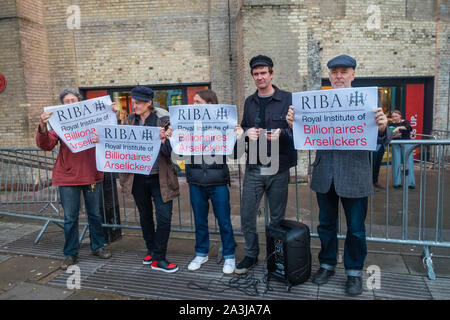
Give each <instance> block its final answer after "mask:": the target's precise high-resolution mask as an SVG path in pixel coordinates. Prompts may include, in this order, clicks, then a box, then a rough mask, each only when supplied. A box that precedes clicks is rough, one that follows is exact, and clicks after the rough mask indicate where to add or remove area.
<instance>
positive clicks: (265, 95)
mask: <svg viewBox="0 0 450 320" xmlns="http://www.w3.org/2000/svg"><path fill="white" fill-rule="evenodd" d="M250 69H251V74H252V77H253V81H254V82H255V85H256V87H257V91H256V92H255V93H254V94H252V95H251V96H249V97H248V98H247V99H246V100H245V105H244V114H243V118H242V122H241V126H242V128H243V129H244V131H245V133H246V134H245V136H246V139H247V141H248V152H247V165H246V170H245V177H244V185H243V194H242V204H241V227H242V232H243V233H244V238H245V258H244V259H243V260H242V261H241V262H240V263H239V264H238V265H237V267H236V270H235V272H236V273H238V274H243V273H246V272H247V271H248V270H249V269H250V268H251V267H253V266H254V265H256V263H257V262H258V254H259V246H258V233H257V230H256V215H257V212H258V207H259V203H260V201H261V198H262V196H263V194H264V193H265V194H266V196H267V198H268V202H269V207H270V224H271V225H275V224H277V223H279V222H280V221H281V220H282V219H284V216H285V211H286V204H287V198H288V184H289V177H290V175H289V168H291V167H293V166H295V165H296V164H297V152H296V150H295V149H294V145H293V140H292V136H291V135H290V134H289V126H288V124H287V123H286V121H285V119H286V114H287V112H288V110H289V106H290V105H291V104H292V94H291V93H290V92H286V91H283V90H280V89H278V88H277V87H276V86H274V85H273V84H272V79H273V75H274V72H273V62H272V59H271V58H269V57H267V56H262V55H258V56H256V57H253V58H252V59H251V60H250ZM265 145H267V149H266V148H265ZM266 150H267V151H266Z"/></svg>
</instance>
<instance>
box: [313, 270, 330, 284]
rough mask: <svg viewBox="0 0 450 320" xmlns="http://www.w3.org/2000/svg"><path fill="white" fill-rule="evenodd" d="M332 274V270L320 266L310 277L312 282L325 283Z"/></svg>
mask: <svg viewBox="0 0 450 320" xmlns="http://www.w3.org/2000/svg"><path fill="white" fill-rule="evenodd" d="M332 275H334V270H327V269H324V268H322V267H320V268H319V270H317V272H316V274H315V275H314V276H313V278H312V280H311V281H312V282H314V283H315V284H325V283H327V282H328V280H329V279H330V277H331V276H332Z"/></svg>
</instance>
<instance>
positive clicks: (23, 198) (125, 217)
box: [0, 139, 450, 279]
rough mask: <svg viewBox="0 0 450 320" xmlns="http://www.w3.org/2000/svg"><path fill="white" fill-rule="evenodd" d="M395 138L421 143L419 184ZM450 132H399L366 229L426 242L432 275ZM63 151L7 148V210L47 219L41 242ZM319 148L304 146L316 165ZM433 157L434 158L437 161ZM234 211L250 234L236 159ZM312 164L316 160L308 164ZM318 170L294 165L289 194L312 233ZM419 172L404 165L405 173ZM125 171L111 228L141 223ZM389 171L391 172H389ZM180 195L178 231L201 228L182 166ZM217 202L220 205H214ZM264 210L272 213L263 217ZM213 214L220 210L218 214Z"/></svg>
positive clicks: (449, 236)
mask: <svg viewBox="0 0 450 320" xmlns="http://www.w3.org/2000/svg"><path fill="white" fill-rule="evenodd" d="M393 145H411V146H413V148H411V149H410V150H408V151H407V153H406V154H404V157H405V159H407V157H408V155H409V153H411V152H413V150H414V149H415V150H417V153H418V154H419V156H418V159H416V161H415V165H414V174H415V177H416V189H414V190H410V189H408V186H407V184H405V183H403V185H402V189H394V188H393V187H392V182H391V172H392V167H391V159H390V158H389V155H390V148H391V147H392V146H393ZM449 145H450V140H438V139H430V140H399V141H392V143H391V144H390V145H388V146H387V148H386V152H387V154H388V158H387V163H386V164H385V165H383V166H382V167H381V170H380V178H379V181H385V190H381V191H380V190H378V191H377V192H375V193H374V195H373V196H371V197H370V198H369V209H368V214H367V219H366V237H367V240H368V241H373V242H380V243H390V244H402V245H412V246H423V249H424V253H423V261H424V265H425V266H426V268H427V270H428V277H429V278H430V279H434V278H435V274H434V270H433V265H432V259H431V253H430V249H429V248H430V247H445V248H449V247H450V219H449V218H448V217H446V215H445V214H444V213H446V212H448V211H449V210H448V208H449V207H450V197H448V191H447V193H446V183H450V179H449V177H448V174H447V175H446V170H448V168H449V165H450V161H449V154H448V149H449ZM56 154H57V152H55V151H53V152H46V151H42V150H39V149H34V148H23V149H18V148H9V149H8V148H0V172H1V176H0V177H1V181H0V214H2V215H8V216H16V217H24V218H30V219H38V220H43V221H45V224H44V226H43V228H42V230H41V232H40V233H39V235H38V236H37V238H36V239H35V243H37V242H38V241H39V240H40V238H41V237H42V235H43V233H44V231H45V230H46V228H47V226H48V225H49V223H51V222H53V223H55V224H57V225H58V226H60V227H61V224H62V223H63V222H64V214H63V210H62V208H61V205H60V202H59V194H58V190H57V187H55V186H53V185H52V183H51V174H52V168H53V164H54V161H55V159H56ZM313 154H314V152H303V157H305V158H307V160H306V163H309V165H310V164H311V163H312V161H313V159H312V158H313ZM430 162H433V163H434V165H433V166H429V165H427V164H429V163H430ZM230 168H231V186H230V194H231V211H232V212H231V215H232V224H233V228H234V231H235V232H234V233H235V234H236V235H242V232H241V230H240V211H239V210H240V201H241V195H242V183H243V174H242V173H243V170H242V169H243V166H242V165H237V164H234V165H231V166H230ZM308 169H310V166H309V167H308ZM310 174H311V171H310V170H308V174H306V175H305V176H304V177H299V176H298V174H297V168H295V169H292V171H291V175H292V177H291V181H292V180H293V181H292V182H291V183H290V184H289V200H288V205H287V210H286V218H287V219H292V220H297V221H301V222H303V223H305V224H307V225H309V227H310V230H311V236H312V237H318V234H317V232H316V228H317V226H318V217H319V209H318V205H317V201H316V199H315V194H314V192H312V191H311V190H310V188H309V184H308V181H309V180H310ZM409 174H412V172H409V171H408V170H403V171H402V175H403V181H406V179H407V178H408V175H409ZM117 179H118V177H117V175H114V174H105V181H104V192H103V195H102V199H101V207H102V214H103V218H104V224H103V226H104V227H105V228H110V229H111V230H118V231H119V232H120V229H121V228H129V229H140V223H139V213H138V210H137V208H136V206H135V203H134V200H133V197H132V196H131V195H129V196H127V195H125V194H123V193H122V192H121V188H120V184H119V183H118V181H117ZM383 179H384V180H383ZM179 182H180V191H181V195H180V197H178V198H176V199H175V200H174V202H173V217H172V230H173V231H177V232H195V226H194V218H193V213H192V209H191V206H190V200H189V188H188V185H187V183H186V179H185V177H184V176H183V174H182V173H180V174H179ZM211 210H212V209H211ZM268 211H269V209H268V205H267V201H262V203H261V208H260V212H262V214H261V218H258V230H259V231H261V232H264V230H265V229H264V225H265V224H266V223H267V219H268V218H267V217H268ZM262 216H264V217H262ZM210 217H213V216H212V215H210ZM209 223H210V232H211V233H218V227H217V222H216V221H215V219H213V218H210V222H209ZM80 225H81V226H82V227H83V231H82V232H81V236H80V240H82V239H83V237H84V235H85V233H86V231H87V228H88V224H87V217H86V214H85V213H84V209H82V212H81V213H80ZM338 231H339V234H338V238H339V239H344V238H345V236H346V225H345V218H343V212H342V208H341V210H340V214H339V221H338Z"/></svg>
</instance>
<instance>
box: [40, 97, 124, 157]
mask: <svg viewBox="0 0 450 320" xmlns="http://www.w3.org/2000/svg"><path fill="white" fill-rule="evenodd" d="M44 111H45V112H53V114H52V115H51V117H50V118H49V123H50V125H51V126H52V128H53V130H55V132H56V134H57V135H58V137H59V138H60V139H61V140H62V141H63V142H64V143H65V144H66V145H67V147H69V149H70V151H72V152H74V153H76V152H80V151H84V150H87V149H90V148H93V147H95V144H94V143H93V142H92V138H93V137H94V133H95V128H94V127H95V125H97V124H100V123H104V124H117V118H116V115H115V113H114V112H113V111H112V102H111V98H110V97H109V96H104V97H100V98H95V99H90V100H85V101H80V102H76V103H71V104H65V105H61V106H53V107H45V108H44Z"/></svg>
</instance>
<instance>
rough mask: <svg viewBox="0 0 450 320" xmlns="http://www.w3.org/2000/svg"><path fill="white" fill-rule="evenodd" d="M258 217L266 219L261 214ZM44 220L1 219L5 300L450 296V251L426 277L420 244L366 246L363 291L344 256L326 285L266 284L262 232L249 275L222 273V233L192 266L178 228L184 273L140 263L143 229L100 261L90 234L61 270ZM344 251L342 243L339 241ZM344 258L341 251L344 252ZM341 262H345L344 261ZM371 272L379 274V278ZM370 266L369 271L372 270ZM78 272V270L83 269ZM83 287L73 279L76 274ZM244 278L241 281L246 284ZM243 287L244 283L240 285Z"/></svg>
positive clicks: (189, 245)
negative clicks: (355, 291) (351, 292)
mask: <svg viewBox="0 0 450 320" xmlns="http://www.w3.org/2000/svg"><path fill="white" fill-rule="evenodd" d="M259 219H260V218H259ZM42 225H43V223H42V221H41V222H39V221H35V220H30V219H23V218H17V217H9V216H0V300H180V299H181V300H185V299H189V300H199V301H200V300H216V299H218V300H241V299H244V300H253V299H255V300H266V301H269V300H405V299H407V300H449V299H450V249H448V248H431V252H432V253H433V264H434V271H435V273H436V277H437V278H436V280H429V279H428V278H427V271H426V269H425V268H424V265H423V263H422V258H421V255H422V250H423V249H422V248H421V247H419V246H408V245H394V244H387V243H373V242H369V243H368V251H369V253H368V256H367V260H366V264H365V268H366V269H365V273H364V277H363V284H364V292H363V294H362V295H361V296H357V297H349V296H346V295H345V293H344V284H345V279H346V278H345V274H344V268H343V264H342V261H340V263H339V264H338V266H337V269H336V275H335V276H334V277H333V278H332V279H331V280H330V282H329V283H327V284H325V285H321V286H318V285H316V284H314V283H312V282H311V280H308V281H307V282H305V283H303V284H300V285H297V286H294V287H292V288H291V290H290V291H288V287H287V286H286V284H285V283H282V282H280V281H278V280H275V279H272V280H271V281H270V282H269V283H268V284H267V283H266V281H265V279H266V278H265V275H266V269H265V263H264V259H265V255H266V252H265V243H264V241H265V239H264V237H263V235H260V238H259V239H260V248H261V253H260V256H259V261H260V262H259V264H258V265H257V266H256V267H255V268H254V269H252V272H250V273H249V278H247V279H240V278H238V277H237V276H236V275H231V276H230V275H224V274H223V273H222V263H220V264H219V263H217V261H216V257H217V252H218V248H219V241H218V235H216V234H213V235H211V249H210V259H209V261H208V262H207V263H206V264H204V265H203V266H202V268H201V269H200V270H198V271H195V272H192V271H188V270H187V265H188V264H189V262H190V260H191V259H192V258H193V257H194V245H195V240H194V234H192V233H183V232H172V233H171V237H170V240H169V247H168V254H167V257H168V260H169V261H170V262H172V263H176V264H178V266H179V269H180V270H179V271H178V272H176V273H173V274H165V273H161V272H157V271H154V270H151V268H150V267H149V266H144V265H143V264H142V262H141V259H142V258H143V256H144V254H145V245H144V241H143V239H142V237H141V234H140V230H134V229H122V238H121V239H120V240H117V241H115V242H113V243H111V244H109V245H108V246H107V248H108V249H109V250H111V252H112V254H113V257H112V258H111V259H108V260H102V259H99V258H98V257H96V256H93V255H92V254H91V253H90V249H89V236H88V235H87V236H86V237H85V239H84V241H83V243H82V245H81V248H80V261H79V263H78V264H77V267H78V268H79V269H77V270H78V271H77V270H71V271H70V272H65V271H63V270H61V269H59V265H60V263H61V261H62V259H63V254H62V247H63V243H64V235H63V231H62V229H61V228H60V227H58V226H57V225H55V224H51V225H50V226H49V228H48V229H47V230H46V232H45V233H44V236H43V237H42V239H41V240H40V242H39V243H38V244H33V241H34V239H35V238H36V236H37V234H38V233H39V230H40V229H41V228H42ZM236 241H237V244H238V246H237V248H236V258H237V261H239V260H240V259H241V258H242V257H243V256H244V254H243V238H242V236H236ZM319 247H320V243H319V241H318V239H317V238H312V241H311V250H312V258H313V266H312V272H313V273H314V272H315V270H317V268H318V260H317V254H318V251H319ZM339 247H340V248H343V242H342V241H340V244H339ZM340 254H341V255H342V251H340ZM340 260H341V259H340ZM373 270H375V271H377V270H378V271H379V273H376V275H378V274H379V275H380V277H378V278H375V273H374V274H372V272H373ZM369 271H370V272H369ZM77 272H78V273H79V274H77ZM78 275H79V277H78V279H79V280H80V281H78V284H79V287H77V282H76V278H75V276H78ZM241 280H242V281H244V282H243V283H239V282H240V281H241ZM236 284H239V285H236Z"/></svg>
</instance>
